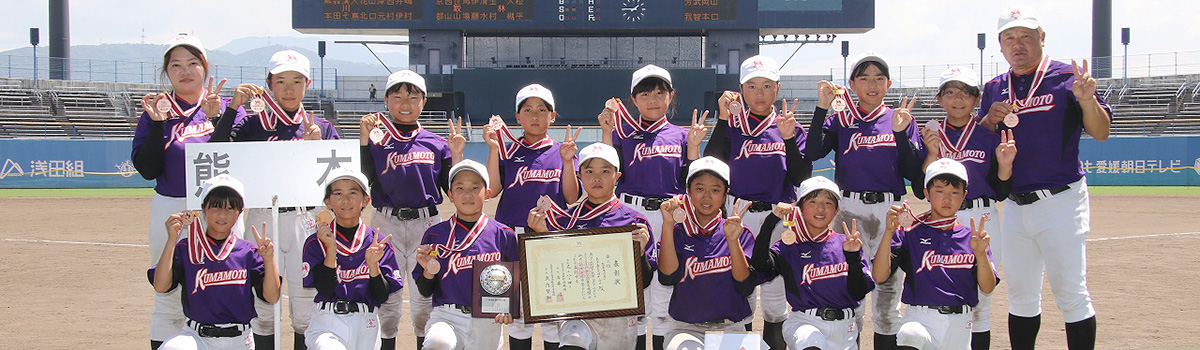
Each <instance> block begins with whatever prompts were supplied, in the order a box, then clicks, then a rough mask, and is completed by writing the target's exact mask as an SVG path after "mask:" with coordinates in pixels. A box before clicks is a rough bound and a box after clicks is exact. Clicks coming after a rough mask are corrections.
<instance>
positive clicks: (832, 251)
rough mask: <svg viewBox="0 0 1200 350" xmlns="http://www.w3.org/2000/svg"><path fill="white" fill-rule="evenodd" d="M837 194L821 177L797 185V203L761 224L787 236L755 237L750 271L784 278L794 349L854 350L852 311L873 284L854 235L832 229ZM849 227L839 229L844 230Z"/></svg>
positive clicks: (788, 331)
mask: <svg viewBox="0 0 1200 350" xmlns="http://www.w3.org/2000/svg"><path fill="white" fill-rule="evenodd" d="M839 198H841V191H840V190H839V189H838V186H837V184H835V183H833V181H830V180H829V179H827V178H825V177H823V176H816V177H812V178H809V179H808V180H804V182H802V183H800V199H799V200H798V201H797V202H796V203H778V204H777V205H776V206H775V210H774V214H775V215H774V216H772V217H770V218H767V221H766V222H765V223H763V230H764V231H767V230H773V227H774V226H776V225H779V224H780V223H782V225H779V226H784V227H785V228H786V229H787V231H785V232H784V233H783V235H784V237H783V239H781V240H780V241H779V242H775V243H774V244H772V242H771V241H770V240H767V239H765V236H759V237H758V239H756V241H755V244H754V254H753V258H752V259H751V260H750V263H751V266H753V267H754V269H755V270H756V271H758V272H759V273H762V274H766V275H779V276H782V277H783V278H784V285H785V286H786V290H787V298H788V304H791V307H792V309H791V311H792V312H791V313H790V314H789V315H788V319H787V321H786V322H784V324H783V329H784V332H783V334H784V338H785V339H786V341H787V345H788V346H789V347H790V348H792V349H813V348H817V349H858V343H859V342H858V336H859V329H858V322H857V321H856V320H857V319H860V318H862V314H861V313H858V312H857V311H856V310H857V309H858V307H859V306H860V305H861V302H862V300H863V298H865V297H866V295H867V293H869V292H871V290H872V289H874V288H875V283H874V281H872V280H871V279H868V278H867V277H866V276H867V275H868V274H869V272H868V271H867V260H866V257H864V256H863V254H862V247H863V243H862V239H861V237H860V236H859V235H858V234H857V232H856V231H849V232H845V233H844V234H838V233H837V232H834V230H833V229H832V227H831V226H830V224H831V223H833V219H834V217H836V216H837V214H838V208H839V203H838V202H839ZM851 224H853V222H852V223H851ZM847 227H848V226H846V225H843V226H842V228H843V230H844V231H845V230H846V229H847Z"/></svg>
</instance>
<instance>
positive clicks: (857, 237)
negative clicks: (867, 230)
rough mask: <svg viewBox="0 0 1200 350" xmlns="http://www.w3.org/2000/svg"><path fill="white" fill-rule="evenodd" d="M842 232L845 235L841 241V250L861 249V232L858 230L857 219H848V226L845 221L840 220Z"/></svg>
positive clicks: (855, 250) (853, 250)
mask: <svg viewBox="0 0 1200 350" xmlns="http://www.w3.org/2000/svg"><path fill="white" fill-rule="evenodd" d="M842 232H843V233H844V234H845V235H846V241H845V242H842V250H844V251H847V252H857V251H860V250H862V247H863V242H862V233H860V232H858V219H853V220H850V227H846V222H845V221H842ZM885 243H886V242H885Z"/></svg>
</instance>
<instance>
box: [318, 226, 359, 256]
mask: <svg viewBox="0 0 1200 350" xmlns="http://www.w3.org/2000/svg"><path fill="white" fill-rule="evenodd" d="M329 229H330V230H333V232H334V233H335V234H337V235H338V236H339V237H342V238H345V236H342V233H341V232H338V231H337V222H336V221H335V222H330V223H329ZM366 238H367V225H363V223H362V220H361V219H360V220H358V230H356V231H354V237H352V238H350V239H346V240H347V241H350V246H349V247H347V246H346V245H345V244H342V241H341V240H338V239H336V238H335V239H334V241H335V242H337V251H338V254H340V255H342V256H349V255H350V254H354V253H357V252H358V251H359V250H360V249H362V247H363V242H364V241H366ZM317 243H320V244H321V251H325V242H321V240H317ZM366 245H370V243H367V244H366Z"/></svg>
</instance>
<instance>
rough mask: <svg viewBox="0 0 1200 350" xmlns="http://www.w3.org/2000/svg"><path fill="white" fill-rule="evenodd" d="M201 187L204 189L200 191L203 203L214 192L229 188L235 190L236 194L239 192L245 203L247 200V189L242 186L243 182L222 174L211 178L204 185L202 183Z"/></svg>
mask: <svg viewBox="0 0 1200 350" xmlns="http://www.w3.org/2000/svg"><path fill="white" fill-rule="evenodd" d="M200 186H201V188H202V190H201V191H200V202H201V203H203V202H204V199H205V198H208V195H209V194H210V193H212V191H213V190H215V189H217V188H220V187H229V188H231V189H233V191H234V192H237V194H238V196H240V197H242V200H243V202H244V201H245V199H246V187H245V186H243V185H242V182H241V181H238V180H237V179H235V178H233V176H230V175H229V174H221V175H217V176H216V177H213V178H209V179H208V180H204V183H201V184H200ZM201 205H203V204H201Z"/></svg>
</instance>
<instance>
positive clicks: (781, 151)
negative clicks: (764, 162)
mask: <svg viewBox="0 0 1200 350" xmlns="http://www.w3.org/2000/svg"><path fill="white" fill-rule="evenodd" d="M769 155H777V156H786V155H787V149H785V148H784V144H783V141H778V142H768V143H754V142H753V141H751V140H745V141H742V148H741V149H739V150H738V154H737V157H734V158H733V159H734V160H738V159H745V158H750V157H751V156H769Z"/></svg>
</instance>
